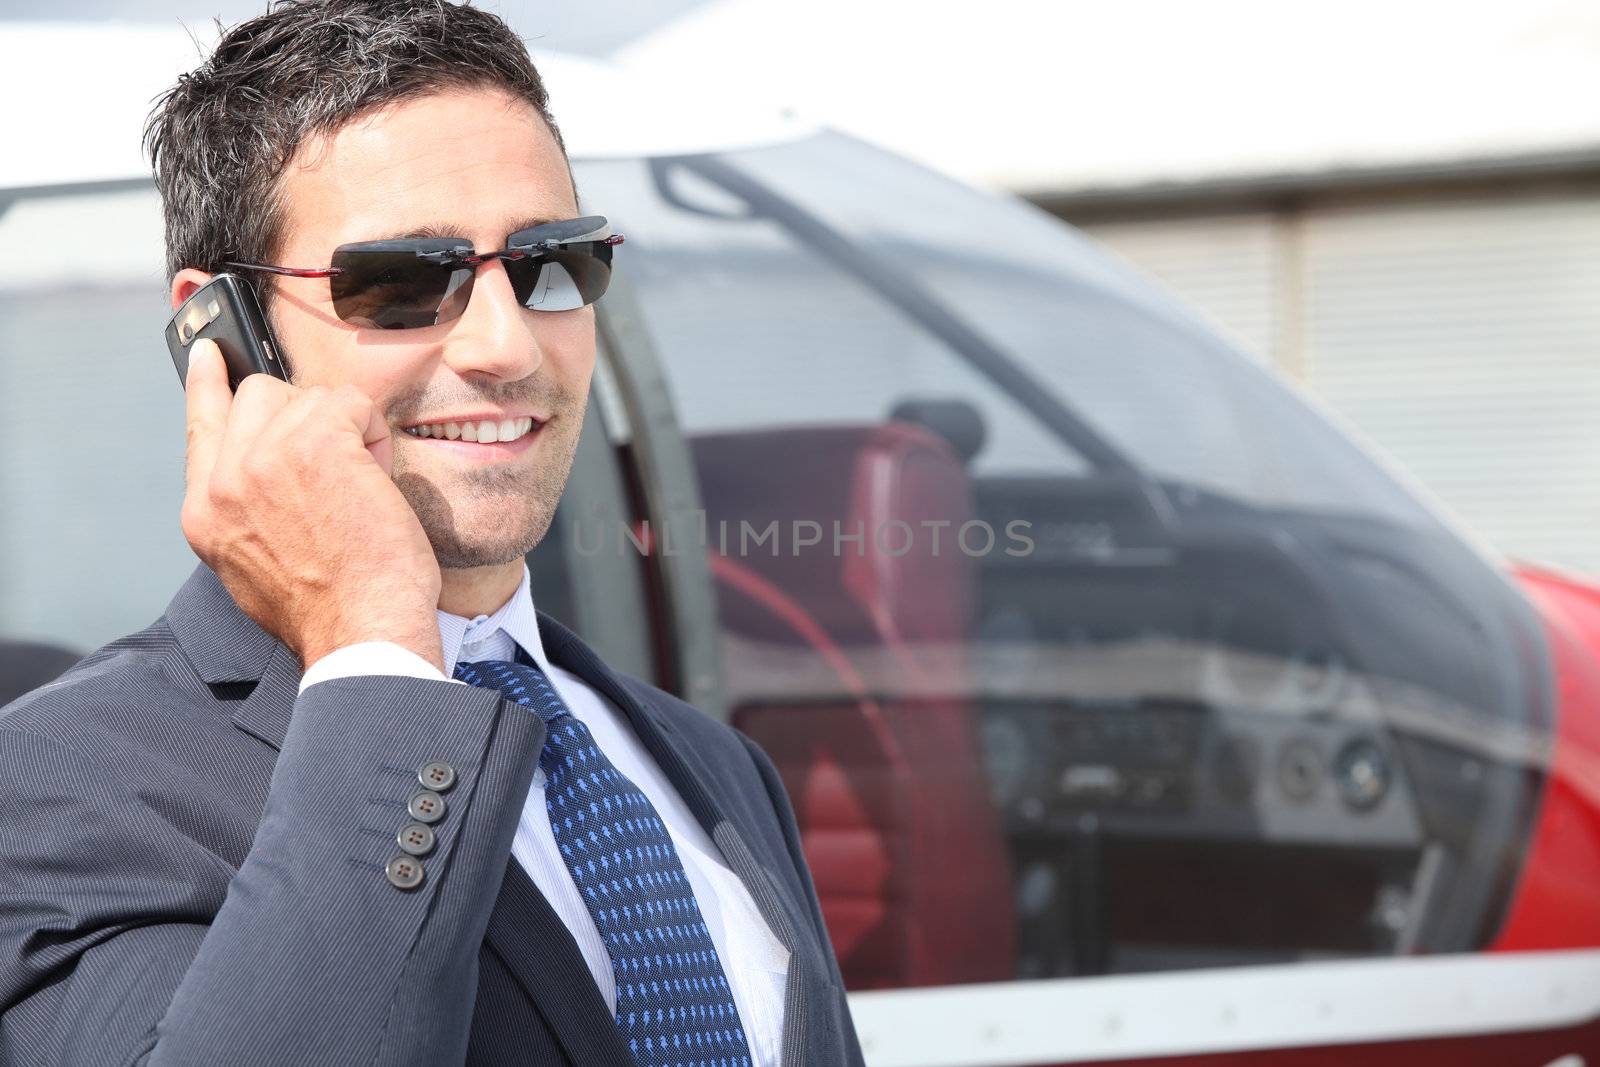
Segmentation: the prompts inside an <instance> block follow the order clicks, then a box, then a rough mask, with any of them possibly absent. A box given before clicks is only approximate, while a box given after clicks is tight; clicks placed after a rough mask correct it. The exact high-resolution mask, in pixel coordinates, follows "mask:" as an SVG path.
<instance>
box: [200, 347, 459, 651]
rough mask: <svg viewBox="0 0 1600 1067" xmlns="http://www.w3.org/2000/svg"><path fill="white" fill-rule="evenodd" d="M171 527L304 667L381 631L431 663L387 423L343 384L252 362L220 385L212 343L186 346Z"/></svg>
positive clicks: (428, 583) (416, 541)
mask: <svg viewBox="0 0 1600 1067" xmlns="http://www.w3.org/2000/svg"><path fill="white" fill-rule="evenodd" d="M186 389H187V393H188V425H189V429H188V442H189V444H188V471H187V483H188V490H187V492H186V494H185V496H184V501H183V516H182V519H183V534H184V536H185V537H186V538H188V540H189V544H190V545H192V546H193V547H194V550H195V553H196V554H197V555H199V557H200V558H201V559H202V560H204V561H205V562H206V563H207V564H209V565H210V566H211V568H212V569H213V570H214V571H216V572H217V575H218V576H219V577H220V578H221V579H222V581H223V584H224V585H226V586H227V587H228V591H229V592H230V593H232V594H233V598H234V600H235V601H237V602H238V604H239V607H240V608H242V609H243V610H244V612H245V613H246V614H247V615H249V616H250V617H251V618H252V619H254V620H255V621H256V622H257V623H258V624H259V625H260V626H261V628H262V629H264V630H266V631H267V632H268V633H270V634H272V635H274V636H275V637H277V638H278V639H279V640H281V641H282V642H283V643H284V644H286V645H288V646H289V647H290V648H291V649H293V650H294V652H295V653H296V654H297V655H299V657H300V662H301V664H302V665H303V666H304V667H310V666H311V664H313V663H315V662H316V661H317V660H319V659H321V658H322V657H323V656H325V655H327V654H328V653H329V652H332V651H334V650H335V649H337V648H342V647H344V646H345V645H351V644H355V643H357V642H360V641H393V642H395V643H396V644H399V645H400V646H401V647H403V648H407V649H409V650H411V651H412V652H415V653H417V654H418V655H419V656H421V657H423V658H424V659H426V660H428V661H429V662H431V663H433V664H434V665H435V666H437V667H440V668H441V670H442V669H443V663H444V654H443V652H442V650H441V649H440V645H439V630H438V625H437V622H436V621H435V616H434V609H435V608H436V607H437V605H438V603H439V564H438V561H437V560H436V559H435V558H434V555H433V547H432V546H431V545H430V544H429V543H428V538H427V535H426V534H425V533H424V532H423V530H422V524H421V523H420V522H418V521H417V515H416V512H414V511H413V510H412V509H411V505H410V504H408V503H407V502H406V499H405V497H403V496H402V495H401V494H400V490H399V489H398V488H396V487H395V484H394V482H393V481H392V480H391V479H390V477H389V468H390V464H391V462H392V460H393V455H394V443H393V441H391V440H390V438H389V425H388V423H387V422H386V421H385V420H384V418H383V415H382V413H381V412H379V411H378V410H377V409H376V408H375V407H374V406H373V404H372V401H371V400H370V399H369V398H368V397H367V396H366V395H365V394H363V393H362V392H361V391H360V390H358V389H356V388H355V387H354V386H348V385H346V386H341V387H340V388H338V389H332V390H330V389H326V388H324V387H321V386H312V387H311V388H309V389H299V388H296V387H295V386H292V385H290V384H289V383H287V382H284V381H281V380H279V379H277V378H273V377H271V376H269V375H265V374H252V375H250V376H249V377H248V378H246V379H245V380H244V381H242V382H241V383H239V391H238V393H237V395H235V394H234V393H233V392H232V391H231V390H230V389H229V388H228V372H227V368H226V366H225V365H224V363H223V359H222V353H221V352H220V351H219V350H218V349H217V346H216V345H215V343H213V342H211V341H207V340H202V341H198V342H196V343H195V345H194V349H193V351H192V352H191V353H190V357H189V373H188V379H187V382H186Z"/></svg>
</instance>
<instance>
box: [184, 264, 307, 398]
mask: <svg viewBox="0 0 1600 1067" xmlns="http://www.w3.org/2000/svg"><path fill="white" fill-rule="evenodd" d="M202 337H209V338H210V339H211V340H213V341H215V342H216V343H217V347H218V348H220V349H222V358H223V360H224V361H225V362H226V363H227V364H228V385H229V387H230V388H233V389H238V388H239V383H240V382H242V381H244V380H245V378H247V377H249V376H250V375H252V374H270V375H272V376H273V377H274V378H282V379H283V380H284V381H288V380H289V367H288V365H287V364H286V363H285V362H284V359H283V348H282V346H280V345H279V344H278V342H277V340H276V339H275V338H274V337H273V336H272V330H271V329H270V328H269V327H268V326H267V319H266V316H264V315H263V314H262V313H261V304H260V302H259V301H258V300H257V299H256V294H255V290H253V289H252V288H251V287H250V286H249V285H248V284H247V283H246V282H245V281H244V279H242V278H240V277H239V276H238V275H237V274H218V275H216V276H215V277H213V278H212V279H211V280H210V281H209V282H207V283H206V284H205V285H202V286H201V287H200V288H199V289H196V290H195V292H194V295H193V296H191V297H189V299H187V300H185V301H184V302H183V306H181V307H179V308H178V311H177V313H176V314H174V315H173V316H172V321H171V322H169V323H167V349H168V350H169V351H170V352H171V353H172V365H173V366H174V367H176V368H178V381H179V382H180V383H181V382H183V381H184V379H186V378H187V377H188V375H189V348H190V346H192V345H193V344H194V343H195V342H196V341H197V340H199V339H200V338H202Z"/></svg>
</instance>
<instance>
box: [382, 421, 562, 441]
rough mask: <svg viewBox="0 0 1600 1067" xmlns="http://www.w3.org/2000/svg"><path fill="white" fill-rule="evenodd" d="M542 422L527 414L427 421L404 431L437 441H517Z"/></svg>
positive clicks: (541, 424)
mask: <svg viewBox="0 0 1600 1067" xmlns="http://www.w3.org/2000/svg"><path fill="white" fill-rule="evenodd" d="M543 425H544V423H542V422H539V421H538V420H537V419H534V418H532V417H530V416H526V415H525V416H523V417H522V418H518V419H500V420H498V421H495V420H491V419H482V420H474V421H471V422H430V423H424V424H422V425H420V426H407V427H406V428H405V432H406V433H407V434H409V435H410V436H412V437H424V438H434V439H437V440H441V441H473V442H477V443H478V444H485V445H488V444H496V443H504V442H507V441H519V440H521V439H522V438H524V437H526V436H528V435H529V434H530V433H532V432H533V431H535V430H537V429H539V428H540V427H541V426H543Z"/></svg>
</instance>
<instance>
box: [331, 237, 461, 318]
mask: <svg viewBox="0 0 1600 1067" xmlns="http://www.w3.org/2000/svg"><path fill="white" fill-rule="evenodd" d="M333 265H334V266H335V267H338V268H339V269H340V271H341V273H339V274H335V275H334V276H333V277H332V278H330V279H329V284H330V285H331V287H332V290H333V310H334V314H336V315H338V316H339V318H341V319H343V320H344V321H345V322H348V323H350V324H351V325H353V326H359V327H362V328H363V329H372V330H409V329H415V328H417V327H419V326H432V325H434V324H435V323H438V322H441V321H444V320H445V319H446V318H449V317H453V316H446V315H441V310H443V309H444V308H445V305H446V301H447V299H449V298H451V297H455V299H454V300H450V303H451V305H452V306H454V305H455V304H460V305H461V306H462V307H463V308H464V307H465V303H466V301H465V297H466V294H465V293H463V292H460V290H461V289H463V288H464V286H465V283H466V282H468V281H470V280H471V278H472V271H471V270H470V269H468V268H461V269H458V270H451V269H449V268H446V267H442V266H440V265H438V264H435V263H429V262H427V261H426V260H423V259H419V258H417V256H416V255H415V254H414V253H411V252H359V251H358V252H335V253H334V257H333ZM455 314H458V315H459V314H460V310H456V312H455Z"/></svg>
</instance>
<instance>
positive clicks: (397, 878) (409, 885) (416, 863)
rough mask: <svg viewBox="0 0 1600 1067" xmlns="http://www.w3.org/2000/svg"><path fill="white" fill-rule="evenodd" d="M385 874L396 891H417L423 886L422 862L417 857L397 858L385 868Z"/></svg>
mask: <svg viewBox="0 0 1600 1067" xmlns="http://www.w3.org/2000/svg"><path fill="white" fill-rule="evenodd" d="M383 873H384V874H385V875H387V876H388V878H389V884H390V885H392V886H394V887H395V888H396V889H415V888H417V886H419V885H421V884H422V861H421V860H419V859H417V858H416V857H415V856H396V857H395V858H394V859H392V860H390V861H389V862H388V864H387V865H386V866H385V867H384V868H383Z"/></svg>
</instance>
